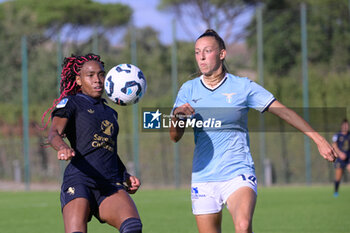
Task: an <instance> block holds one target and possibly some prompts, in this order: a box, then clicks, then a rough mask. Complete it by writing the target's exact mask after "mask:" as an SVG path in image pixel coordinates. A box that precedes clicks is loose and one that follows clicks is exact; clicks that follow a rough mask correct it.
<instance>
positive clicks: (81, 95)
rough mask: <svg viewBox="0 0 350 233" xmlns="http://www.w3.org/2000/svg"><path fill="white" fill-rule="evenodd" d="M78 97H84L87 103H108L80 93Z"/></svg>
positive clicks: (102, 99)
mask: <svg viewBox="0 0 350 233" xmlns="http://www.w3.org/2000/svg"><path fill="white" fill-rule="evenodd" d="M77 96H80V97H83V98H84V99H86V100H87V101H89V102H90V103H92V104H100V103H104V104H105V103H107V101H106V100H105V99H104V98H100V99H95V98H92V97H91V96H88V95H85V94H83V93H78V94H77Z"/></svg>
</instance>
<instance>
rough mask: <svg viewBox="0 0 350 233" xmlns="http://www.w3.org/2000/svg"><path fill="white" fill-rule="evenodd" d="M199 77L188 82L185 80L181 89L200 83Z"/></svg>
mask: <svg viewBox="0 0 350 233" xmlns="http://www.w3.org/2000/svg"><path fill="white" fill-rule="evenodd" d="M200 80H201V77H196V78H193V79H190V80H187V81H186V82H185V83H184V84H182V87H192V86H194V85H198V84H199V83H200Z"/></svg>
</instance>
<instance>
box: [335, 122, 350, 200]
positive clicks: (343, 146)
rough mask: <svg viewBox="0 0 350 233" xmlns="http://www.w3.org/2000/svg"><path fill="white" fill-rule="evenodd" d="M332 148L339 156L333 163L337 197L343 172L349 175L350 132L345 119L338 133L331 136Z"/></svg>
mask: <svg viewBox="0 0 350 233" xmlns="http://www.w3.org/2000/svg"><path fill="white" fill-rule="evenodd" d="M333 146H334V148H335V150H336V151H337V152H338V155H339V157H338V158H337V159H336V161H335V163H334V167H335V180H334V197H338V195H339V193H338V191H339V185H340V181H341V178H342V177H343V173H344V170H345V169H346V170H348V172H349V173H350V132H349V122H348V120H347V119H344V120H343V122H342V123H341V127H340V132H338V133H336V134H334V135H333Z"/></svg>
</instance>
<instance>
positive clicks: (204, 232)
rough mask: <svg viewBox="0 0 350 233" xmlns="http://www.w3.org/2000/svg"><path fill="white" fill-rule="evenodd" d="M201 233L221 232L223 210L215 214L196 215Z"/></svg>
mask: <svg viewBox="0 0 350 233" xmlns="http://www.w3.org/2000/svg"><path fill="white" fill-rule="evenodd" d="M195 216H196V222H197V227H198V232H199V233H220V232H221V219H222V211H220V212H219V213H214V214H200V215H195Z"/></svg>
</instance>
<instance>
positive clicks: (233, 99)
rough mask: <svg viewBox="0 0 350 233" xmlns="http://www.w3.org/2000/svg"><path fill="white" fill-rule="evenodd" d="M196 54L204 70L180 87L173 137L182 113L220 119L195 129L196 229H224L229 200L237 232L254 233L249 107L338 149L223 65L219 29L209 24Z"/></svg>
mask: <svg viewBox="0 0 350 233" xmlns="http://www.w3.org/2000/svg"><path fill="white" fill-rule="evenodd" d="M195 57H196V61H197V65H198V68H199V70H200V72H201V75H200V77H197V78H195V79H193V80H189V81H187V82H186V83H184V84H183V85H182V87H181V88H180V90H179V93H178V95H177V98H176V101H175V104H174V109H173V114H174V117H173V119H172V120H173V123H172V124H171V129H170V137H171V139H172V140H173V141H175V142H177V141H178V140H180V139H181V137H182V136H183V134H184V130H185V128H184V127H180V125H184V124H180V123H179V122H181V121H185V122H186V121H187V120H186V118H184V116H185V117H186V116H189V117H190V119H191V120H193V119H194V120H198V121H201V120H202V121H207V120H209V119H215V120H216V121H220V122H221V123H222V124H218V125H220V127H218V128H216V129H213V128H210V127H199V128H194V137H195V144H196V145H195V149H194V156H193V165H192V190H191V198H192V210H193V214H194V215H195V217H196V221H197V226H198V230H199V232H200V233H219V232H221V219H222V208H223V207H224V206H225V205H226V206H227V207H228V210H229V212H230V213H231V215H232V219H233V222H234V225H235V232H236V233H251V232H252V219H253V213H254V209H255V203H256V196H257V182H256V177H255V168H254V162H253V159H252V156H251V154H250V148H249V133H248V128H247V117H248V109H249V108H255V109H256V110H258V111H260V112H262V113H263V112H265V111H267V112H271V113H273V114H275V115H277V116H278V117H280V118H282V119H283V120H285V121H286V122H288V123H289V124H290V125H292V126H294V127H295V128H297V129H299V130H300V131H302V132H303V133H305V134H306V135H307V136H309V137H310V138H311V139H312V140H313V141H314V142H315V143H316V145H317V146H318V150H319V152H320V154H321V155H322V156H323V157H324V158H325V159H327V160H329V161H334V159H335V157H336V152H335V151H334V149H333V148H332V147H331V146H330V145H329V143H328V142H327V141H326V140H325V139H324V138H323V137H322V136H321V135H319V134H318V133H317V132H315V131H314V130H313V129H312V128H311V127H310V125H309V124H308V123H307V122H305V121H304V120H303V119H302V118H301V117H300V116H299V115H297V114H296V113H295V112H294V111H292V110H291V109H289V108H287V107H285V106H284V105H282V104H281V103H280V102H278V101H277V100H276V99H275V98H274V96H273V95H272V94H271V93H270V92H268V91H267V90H265V89H264V88H263V87H261V86H260V85H258V84H256V83H254V82H252V81H250V80H249V79H247V78H241V77H237V76H235V75H232V74H229V73H228V71H227V69H226V67H225V65H224V59H225V57H226V48H225V44H224V41H223V40H222V38H221V37H220V36H219V35H218V34H217V33H216V32H215V31H213V30H210V29H209V30H207V31H206V32H204V33H203V34H202V35H201V36H200V37H199V38H198V39H197V40H196V43H195ZM210 108H211V109H210ZM187 122H188V121H187ZM175 125H176V126H175Z"/></svg>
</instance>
